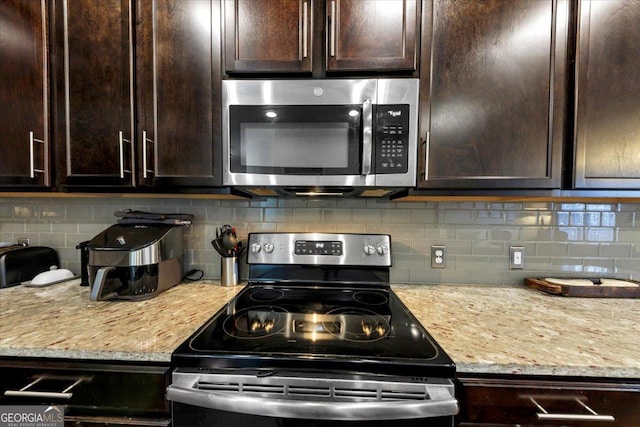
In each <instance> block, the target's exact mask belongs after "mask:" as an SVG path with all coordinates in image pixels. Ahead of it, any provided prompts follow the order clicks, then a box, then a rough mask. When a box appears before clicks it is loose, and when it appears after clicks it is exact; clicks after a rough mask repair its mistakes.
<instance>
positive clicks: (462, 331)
mask: <svg viewBox="0 0 640 427" xmlns="http://www.w3.org/2000/svg"><path fill="white" fill-rule="evenodd" d="M394 290H395V292H396V293H397V294H398V295H399V296H400V298H401V299H402V300H403V302H404V303H405V304H406V305H407V307H408V308H409V309H410V310H411V312H412V313H413V314H414V315H415V316H416V317H417V318H418V320H419V321H420V322H421V323H422V324H423V325H424V326H425V327H426V328H427V330H428V331H429V333H431V335H432V336H433V337H434V338H435V339H436V341H438V343H439V344H440V345H441V346H442V347H443V348H444V349H445V351H446V352H447V353H448V354H449V356H451V358H452V359H453V360H454V361H455V362H456V365H457V369H458V372H461V373H462V372H468V373H500V374H532V375H537V374H540V375H569V376H592V377H600V376H602V377H622V378H640V300H638V299H621V298H616V299H613V298H566V297H560V296H551V295H547V294H544V293H542V292H539V291H535V290H532V289H528V288H525V287H499V286H486V285H482V286H453V285H451V286H445V285H420V286H416V285H395V286H394Z"/></svg>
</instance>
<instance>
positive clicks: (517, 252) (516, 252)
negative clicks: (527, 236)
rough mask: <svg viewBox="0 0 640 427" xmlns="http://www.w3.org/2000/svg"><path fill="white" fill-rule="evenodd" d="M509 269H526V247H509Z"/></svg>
mask: <svg viewBox="0 0 640 427" xmlns="http://www.w3.org/2000/svg"><path fill="white" fill-rule="evenodd" d="M509 268H510V269H511V270H521V269H523V268H524V246H510V247H509Z"/></svg>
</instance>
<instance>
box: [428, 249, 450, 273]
mask: <svg viewBox="0 0 640 427" xmlns="http://www.w3.org/2000/svg"><path fill="white" fill-rule="evenodd" d="M446 260H447V248H446V247H445V246H444V245H433V246H431V268H445V266H446V265H447V263H446Z"/></svg>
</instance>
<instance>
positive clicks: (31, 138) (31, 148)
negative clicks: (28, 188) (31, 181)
mask: <svg viewBox="0 0 640 427" xmlns="http://www.w3.org/2000/svg"><path fill="white" fill-rule="evenodd" d="M36 142H39V143H40V144H44V143H45V142H44V141H43V140H42V139H38V138H35V137H34V136H33V131H29V175H30V176H31V178H35V177H36V172H37V173H45V170H44V167H43V168H42V169H36V166H35V162H36V160H35V151H36V148H35V143H36ZM44 161H45V162H46V161H47V159H44Z"/></svg>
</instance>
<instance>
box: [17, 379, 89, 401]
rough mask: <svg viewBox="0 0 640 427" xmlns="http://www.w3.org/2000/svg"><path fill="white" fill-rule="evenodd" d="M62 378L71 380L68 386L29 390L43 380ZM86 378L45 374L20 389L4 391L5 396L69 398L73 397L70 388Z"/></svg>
mask: <svg viewBox="0 0 640 427" xmlns="http://www.w3.org/2000/svg"><path fill="white" fill-rule="evenodd" d="M48 379H52V380H64V381H66V382H72V383H71V384H70V385H69V386H68V387H65V388H63V389H62V390H61V391H37V390H30V389H32V388H35V387H37V386H38V384H40V383H41V382H42V381H43V380H48ZM86 379H87V378H82V377H81V378H59V377H49V376H47V375H43V376H41V377H38V378H36V379H35V380H34V381H32V382H30V383H29V384H27V385H26V386H24V387H22V388H21V389H20V390H7V391H5V392H4V395H5V396H13V397H40V398H47V399H71V397H73V393H71V390H72V389H73V388H74V387H75V386H77V385H78V384H80V383H82V382H83V381H85V380H86Z"/></svg>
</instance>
